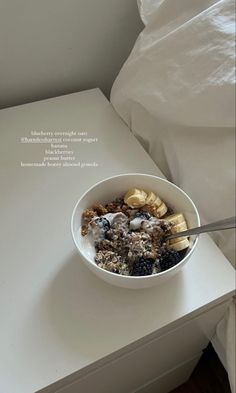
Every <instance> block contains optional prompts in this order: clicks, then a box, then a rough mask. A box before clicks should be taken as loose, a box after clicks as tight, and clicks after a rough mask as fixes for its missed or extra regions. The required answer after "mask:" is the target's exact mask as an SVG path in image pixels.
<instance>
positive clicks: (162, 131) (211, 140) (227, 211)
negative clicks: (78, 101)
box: [111, 0, 235, 266]
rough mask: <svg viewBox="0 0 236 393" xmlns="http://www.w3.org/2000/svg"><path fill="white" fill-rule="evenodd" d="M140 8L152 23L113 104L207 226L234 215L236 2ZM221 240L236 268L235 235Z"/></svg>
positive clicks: (196, 0) (168, 1)
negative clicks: (188, 197)
mask: <svg viewBox="0 0 236 393" xmlns="http://www.w3.org/2000/svg"><path fill="white" fill-rule="evenodd" d="M139 9H140V12H141V15H142V19H143V21H144V23H147V25H146V27H145V29H144V30H143V32H142V33H141V34H140V36H139V38H138V40H137V42H136V44H135V46H134V48H133V50H132V52H131V54H130V56H129V58H128V60H127V61H126V63H125V64H124V66H123V68H122V70H121V72H120V74H119V75H118V77H117V79H116V81H115V83H114V85H113V88H112V92H111V102H112V104H113V105H114V107H115V109H116V111H117V112H118V113H119V114H120V116H121V117H122V118H123V119H124V120H125V122H126V123H127V124H128V125H129V127H130V128H131V130H132V131H133V132H134V134H135V135H136V136H137V138H138V139H139V140H140V142H141V143H142V144H143V146H144V147H145V149H146V150H147V151H148V152H149V154H150V155H151V157H152V158H153V160H154V161H155V162H156V163H157V165H158V166H159V167H160V169H161V170H162V171H163V173H164V174H165V175H166V176H167V177H168V178H169V179H170V180H171V181H173V182H174V183H176V184H177V185H179V186H180V187H181V188H183V189H184V190H186V192H187V193H188V194H189V195H190V196H191V197H192V198H193V200H194V201H195V203H196V205H197V207H198V209H199V211H200V215H201V219H202V221H203V222H208V223H209V222H212V221H216V220H218V219H221V218H226V217H230V216H233V215H235V133H234V123H235V109H234V108H235V51H234V34H235V31H234V29H235V21H234V1H233V0H223V1H210V0H191V1H189V0H175V2H173V1H172V0H162V1H161V0H156V1H155V0H146V1H144V0H139ZM213 238H214V239H215V241H216V243H217V244H218V246H219V247H220V248H221V250H222V251H223V253H224V254H225V255H226V256H227V257H228V259H229V260H230V261H231V263H232V264H233V265H234V266H235V243H234V230H228V231H222V232H217V233H215V234H213Z"/></svg>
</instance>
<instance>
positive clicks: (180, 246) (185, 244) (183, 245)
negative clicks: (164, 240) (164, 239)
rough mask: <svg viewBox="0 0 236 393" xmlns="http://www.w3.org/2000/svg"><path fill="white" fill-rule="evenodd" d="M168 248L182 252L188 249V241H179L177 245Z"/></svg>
mask: <svg viewBox="0 0 236 393" xmlns="http://www.w3.org/2000/svg"><path fill="white" fill-rule="evenodd" d="M170 247H171V248H173V249H174V250H175V251H181V250H184V249H185V248H188V247H189V240H188V239H184V240H180V241H178V242H177V243H174V244H171V245H170Z"/></svg>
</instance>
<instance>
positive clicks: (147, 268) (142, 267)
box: [131, 258, 154, 276]
mask: <svg viewBox="0 0 236 393" xmlns="http://www.w3.org/2000/svg"><path fill="white" fill-rule="evenodd" d="M153 262H154V261H153V260H152V259H144V258H140V259H139V260H138V261H136V262H134V264H133V268H132V271H131V276H150V275H151V274H152V270H153Z"/></svg>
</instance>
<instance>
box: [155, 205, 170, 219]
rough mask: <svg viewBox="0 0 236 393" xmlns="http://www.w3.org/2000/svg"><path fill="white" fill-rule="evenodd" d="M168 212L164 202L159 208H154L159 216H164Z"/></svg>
mask: <svg viewBox="0 0 236 393" xmlns="http://www.w3.org/2000/svg"><path fill="white" fill-rule="evenodd" d="M166 212H167V206H166V204H165V203H164V202H162V203H161V205H160V206H159V207H158V208H157V209H154V215H155V216H156V217H157V218H160V217H162V216H164V215H165V214H166Z"/></svg>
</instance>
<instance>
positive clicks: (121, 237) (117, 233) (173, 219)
mask: <svg viewBox="0 0 236 393" xmlns="http://www.w3.org/2000/svg"><path fill="white" fill-rule="evenodd" d="M82 219H83V225H82V227H81V234H82V236H86V235H87V234H88V233H91V234H92V236H93V240H94V247H95V250H96V255H95V261H96V263H97V265H98V266H100V267H101V268H103V269H105V270H108V271H110V272H112V273H117V274H121V275H130V276H146V275H151V274H155V273H159V272H161V271H164V270H167V269H169V268H171V267H172V266H174V265H176V264H177V263H179V262H180V260H181V259H182V258H183V256H184V255H185V252H186V249H187V248H188V247H189V241H188V238H186V237H179V238H176V239H173V240H170V241H167V242H166V241H165V236H166V235H167V234H170V233H175V232H181V231H183V230H185V229H187V224H186V221H185V218H184V216H183V214H182V213H174V212H173V211H172V210H171V209H170V208H168V206H167V205H166V204H165V202H163V201H162V200H161V199H160V198H159V197H158V196H157V195H156V194H154V193H153V192H152V191H149V192H147V191H144V190H140V189H136V188H134V189H131V190H129V191H128V192H127V193H126V194H125V195H124V197H123V198H117V199H116V200H114V201H112V202H110V203H107V204H106V205H105V206H103V205H101V204H100V203H96V204H94V205H93V206H92V207H91V208H89V209H86V210H85V211H84V212H83V215H82Z"/></svg>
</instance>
